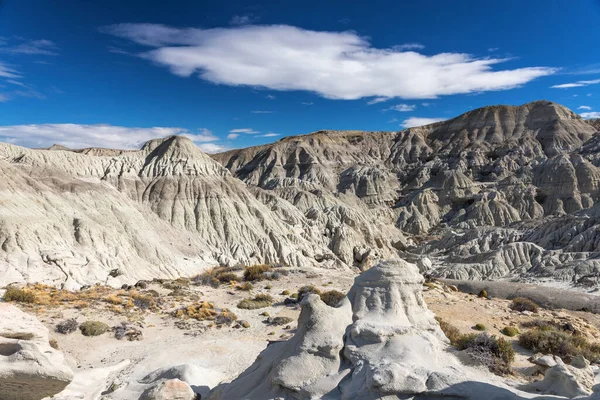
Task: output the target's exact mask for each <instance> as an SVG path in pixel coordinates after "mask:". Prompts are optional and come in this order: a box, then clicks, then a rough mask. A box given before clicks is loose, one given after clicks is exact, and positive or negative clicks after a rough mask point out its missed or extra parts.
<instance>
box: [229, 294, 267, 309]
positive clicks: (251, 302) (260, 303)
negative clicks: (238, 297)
mask: <svg viewBox="0 0 600 400" xmlns="http://www.w3.org/2000/svg"><path fill="white" fill-rule="evenodd" d="M272 305H273V297H271V296H270V295H268V294H257V295H256V296H255V297H254V298H248V299H244V300H242V301H240V302H239V303H238V305H237V307H238V308H242V309H244V310H256V309H257V308H265V307H271V306H272Z"/></svg>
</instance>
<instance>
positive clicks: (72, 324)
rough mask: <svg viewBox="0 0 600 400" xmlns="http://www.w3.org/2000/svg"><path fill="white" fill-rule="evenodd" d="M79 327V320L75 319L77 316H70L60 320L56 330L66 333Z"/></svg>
mask: <svg viewBox="0 0 600 400" xmlns="http://www.w3.org/2000/svg"><path fill="white" fill-rule="evenodd" d="M78 327H79V324H78V323H77V320H75V318H70V319H66V320H64V321H62V322H59V323H58V324H57V325H56V328H55V329H54V330H55V331H56V332H58V333H62V334H63V335H66V334H69V333H73V332H75V331H76V330H77V328H78Z"/></svg>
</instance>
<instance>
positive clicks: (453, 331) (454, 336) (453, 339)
mask: <svg viewBox="0 0 600 400" xmlns="http://www.w3.org/2000/svg"><path fill="white" fill-rule="evenodd" d="M435 319H436V320H437V322H438V323H439V324H440V328H441V329H442V332H444V335H446V337H447V338H448V340H450V343H451V344H452V345H453V346H456V344H457V343H458V340H459V339H460V337H461V336H463V335H462V334H461V333H460V331H459V330H458V328H457V327H455V326H454V325H451V324H449V323H448V322H446V321H444V320H443V319H441V318H440V317H435Z"/></svg>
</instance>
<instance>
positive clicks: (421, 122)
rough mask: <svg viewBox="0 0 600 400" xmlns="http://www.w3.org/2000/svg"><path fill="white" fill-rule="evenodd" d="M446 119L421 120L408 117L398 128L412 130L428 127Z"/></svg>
mask: <svg viewBox="0 0 600 400" xmlns="http://www.w3.org/2000/svg"><path fill="white" fill-rule="evenodd" d="M444 120H446V118H422V117H410V118H408V119H405V120H404V121H403V122H402V123H401V124H400V126H401V127H403V128H414V127H415V126H423V125H429V124H433V123H436V122H440V121H444Z"/></svg>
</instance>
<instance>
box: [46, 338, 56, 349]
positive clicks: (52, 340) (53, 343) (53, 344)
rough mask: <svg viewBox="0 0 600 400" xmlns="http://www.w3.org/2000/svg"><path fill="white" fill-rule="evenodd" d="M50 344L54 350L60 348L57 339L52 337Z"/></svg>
mask: <svg viewBox="0 0 600 400" xmlns="http://www.w3.org/2000/svg"><path fill="white" fill-rule="evenodd" d="M48 344H49V345H50V347H52V348H53V349H54V350H58V342H57V341H56V339H50V340H49V341H48Z"/></svg>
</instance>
